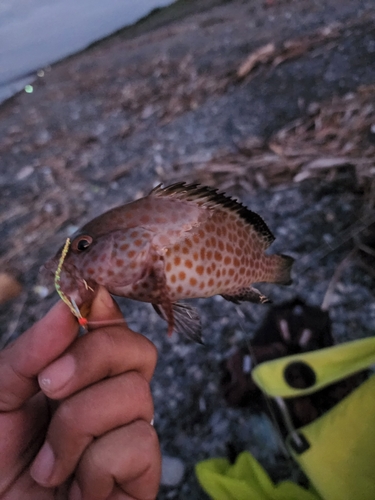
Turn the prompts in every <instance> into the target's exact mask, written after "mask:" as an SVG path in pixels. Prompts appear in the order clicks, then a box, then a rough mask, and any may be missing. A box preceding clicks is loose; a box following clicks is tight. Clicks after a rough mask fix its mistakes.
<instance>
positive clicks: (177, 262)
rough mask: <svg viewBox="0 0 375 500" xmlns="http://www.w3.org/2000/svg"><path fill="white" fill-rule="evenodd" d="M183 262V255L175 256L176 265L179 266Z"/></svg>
mask: <svg viewBox="0 0 375 500" xmlns="http://www.w3.org/2000/svg"><path fill="white" fill-rule="evenodd" d="M180 264H181V257H175V258H174V265H175V266H179V265H180Z"/></svg>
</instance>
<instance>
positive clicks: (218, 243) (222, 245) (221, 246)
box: [217, 240, 224, 252]
mask: <svg viewBox="0 0 375 500" xmlns="http://www.w3.org/2000/svg"><path fill="white" fill-rule="evenodd" d="M217 246H218V247H219V250H220V251H221V252H222V251H223V250H224V243H223V242H222V241H221V240H219V241H218V242H217Z"/></svg>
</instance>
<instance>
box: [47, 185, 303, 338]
mask: <svg viewBox="0 0 375 500" xmlns="http://www.w3.org/2000/svg"><path fill="white" fill-rule="evenodd" d="M273 240H274V237H273V235H272V233H271V232H270V230H269V229H268V227H267V225H266V224H265V222H264V221H263V219H262V218H261V217H260V216H259V215H257V214H256V213H254V212H252V211H250V210H248V209H247V208H246V207H245V206H244V205H242V204H240V203H239V202H237V201H235V200H234V199H232V198H229V197H228V196H226V195H224V194H223V193H219V192H218V191H217V190H216V189H213V188H210V187H204V186H200V185H199V184H185V183H184V182H181V183H177V184H173V185H171V186H168V187H165V188H163V187H161V186H158V187H156V188H155V189H153V190H152V191H151V192H150V194H149V195H148V196H146V197H144V198H141V199H139V200H136V201H133V202H131V203H127V204H126V205H123V206H120V207H117V208H114V209H112V210H109V211H108V212H106V213H104V214H103V215H100V216H99V217H97V218H95V219H93V220H92V221H91V222H89V223H88V224H86V225H85V226H83V227H82V229H80V230H79V231H78V232H77V233H76V234H75V235H74V236H73V238H72V243H71V246H70V248H69V251H68V253H67V255H66V258H65V260H64V263H63V266H62V270H61V276H60V288H61V290H62V291H63V292H64V293H65V295H66V296H67V297H70V298H71V299H74V301H75V302H76V303H77V304H78V305H79V306H80V307H81V306H82V305H83V304H90V303H91V302H92V299H93V296H94V293H95V289H96V287H97V285H98V284H99V285H103V286H104V287H105V288H107V290H108V291H109V292H110V293H112V294H114V295H118V296H122V297H128V298H131V299H135V300H140V301H144V302H150V303H151V304H152V305H153V306H154V308H155V310H156V311H157V312H158V314H159V315H160V316H161V317H163V318H164V319H165V320H166V321H167V322H168V332H169V334H171V333H172V331H173V330H176V331H178V332H181V333H183V334H185V335H187V336H188V337H190V338H193V339H195V340H198V341H199V340H200V338H201V327H200V320H199V316H198V314H197V312H196V311H195V309H193V308H192V307H190V306H189V305H187V304H183V303H181V302H179V301H180V300H182V299H188V298H195V297H211V296H213V295H217V294H220V295H222V296H223V297H224V298H225V299H227V300H229V301H232V302H235V303H239V302H241V301H250V302H257V303H264V302H268V299H267V297H265V296H264V295H262V294H261V293H260V292H259V291H258V290H257V289H256V288H254V287H253V286H252V285H253V283H259V282H271V283H280V284H289V283H290V281H291V280H290V269H291V265H292V262H293V259H292V258H291V257H287V256H284V255H266V254H265V253H264V252H265V250H266V249H267V248H268V247H269V245H270V244H271V243H272V241H273ZM60 254H61V249H60V251H59V252H58V253H57V255H56V257H55V258H54V259H52V260H51V261H50V262H49V263H48V264H47V265H46V267H47V268H48V269H50V270H51V271H52V272H55V271H56V268H57V263H58V261H59V257H60Z"/></svg>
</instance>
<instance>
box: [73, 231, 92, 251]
mask: <svg viewBox="0 0 375 500" xmlns="http://www.w3.org/2000/svg"><path fill="white" fill-rule="evenodd" d="M91 243H92V238H91V236H88V235H87V234H85V235H81V236H78V238H76V239H75V240H74V241H73V243H72V249H73V250H75V251H76V252H83V251H84V250H86V249H87V248H88V247H89V246H90V245H91Z"/></svg>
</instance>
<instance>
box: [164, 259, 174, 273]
mask: <svg viewBox="0 0 375 500" xmlns="http://www.w3.org/2000/svg"><path fill="white" fill-rule="evenodd" d="M165 270H166V272H167V273H169V272H170V271H171V270H172V263H171V262H167V265H166V266H165Z"/></svg>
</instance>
